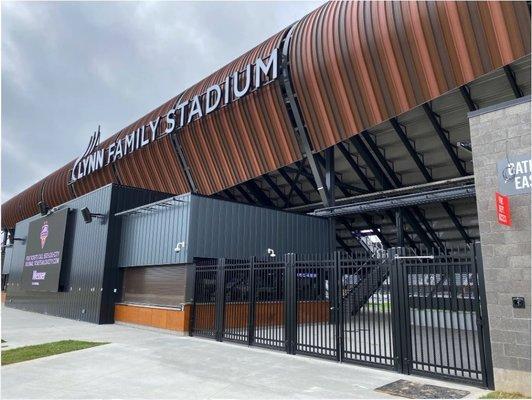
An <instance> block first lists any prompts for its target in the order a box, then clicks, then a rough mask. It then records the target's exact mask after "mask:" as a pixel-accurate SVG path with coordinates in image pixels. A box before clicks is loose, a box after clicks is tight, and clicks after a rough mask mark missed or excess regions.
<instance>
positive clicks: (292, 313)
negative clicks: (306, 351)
mask: <svg viewBox="0 0 532 400" xmlns="http://www.w3.org/2000/svg"><path fill="white" fill-rule="evenodd" d="M295 256H296V255H295V254H294V253H289V254H285V256H284V283H285V290H284V321H285V324H284V332H285V342H286V352H287V353H288V354H295V350H296V345H295V340H296V332H295V330H296V329H297V320H296V318H297V311H296V310H295V307H297V302H296V293H295V279H294V271H295V268H294V265H295ZM295 303H296V304H295ZM294 325H295V327H294Z"/></svg>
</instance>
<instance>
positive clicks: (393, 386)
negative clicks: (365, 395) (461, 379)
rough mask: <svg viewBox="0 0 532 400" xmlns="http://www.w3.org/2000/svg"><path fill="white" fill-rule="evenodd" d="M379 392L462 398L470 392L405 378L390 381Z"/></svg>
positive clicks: (431, 397) (407, 395)
mask: <svg viewBox="0 0 532 400" xmlns="http://www.w3.org/2000/svg"><path fill="white" fill-rule="evenodd" d="M375 390H376V391H378V392H383V393H387V394H391V395H393V396H400V397H406V398H408V399H461V398H463V397H465V396H467V395H468V394H469V392H468V391H466V390H458V389H452V388H448V387H444V386H436V385H426V384H423V383H415V382H411V381H407V380H404V379H399V380H398V381H395V382H392V383H388V384H387V385H384V386H381V387H378V388H377V389H375Z"/></svg>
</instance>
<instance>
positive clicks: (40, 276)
mask: <svg viewBox="0 0 532 400" xmlns="http://www.w3.org/2000/svg"><path fill="white" fill-rule="evenodd" d="M45 278H46V272H37V271H33V274H32V275H31V279H32V280H34V281H44V279H45Z"/></svg>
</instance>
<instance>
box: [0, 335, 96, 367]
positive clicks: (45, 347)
mask: <svg viewBox="0 0 532 400" xmlns="http://www.w3.org/2000/svg"><path fill="white" fill-rule="evenodd" d="M102 344H106V343H102V342H85V341H82V340H60V341H58V342H51V343H43V344H37V345H34V346H24V347H18V348H16V349H9V350H3V351H2V365H8V364H14V363H18V362H21V361H28V360H34V359H36V358H42V357H48V356H53V355H54V354H61V353H68V352H70V351H76V350H82V349H88V348H90V347H94V346H100V345H102Z"/></svg>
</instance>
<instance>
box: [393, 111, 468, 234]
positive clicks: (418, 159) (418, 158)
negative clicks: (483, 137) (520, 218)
mask: <svg viewBox="0 0 532 400" xmlns="http://www.w3.org/2000/svg"><path fill="white" fill-rule="evenodd" d="M390 124H391V125H392V127H393V129H394V131H395V132H396V133H397V136H399V138H400V139H401V142H403V145H404V146H405V147H406V150H407V151H408V154H410V157H411V158H412V159H413V160H414V162H415V163H416V165H417V167H418V168H419V170H420V171H421V174H422V175H423V177H424V178H425V180H426V181H427V182H429V183H430V182H434V179H433V178H432V174H431V173H430V171H429V169H428V168H427V167H426V166H425V163H424V162H423V159H422V157H423V155H422V154H420V153H418V152H417V150H416V149H415V147H414V146H415V144H412V142H411V141H410V139H409V138H408V136H407V135H406V132H405V129H404V127H403V126H402V125H401V124H399V122H398V121H397V118H392V119H391V120H390ZM441 205H442V207H443V208H444V210H445V212H446V213H447V215H448V216H449V218H450V219H451V221H452V222H453V224H454V226H455V227H456V229H457V230H458V232H460V235H461V236H462V238H463V239H464V240H465V241H466V242H467V243H471V238H470V237H469V235H468V234H467V232H466V230H465V229H464V227H463V226H462V224H461V222H460V220H459V219H458V217H457V216H456V214H455V212H454V210H453V207H452V206H451V205H450V204H449V203H448V202H442V203H441Z"/></svg>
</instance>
